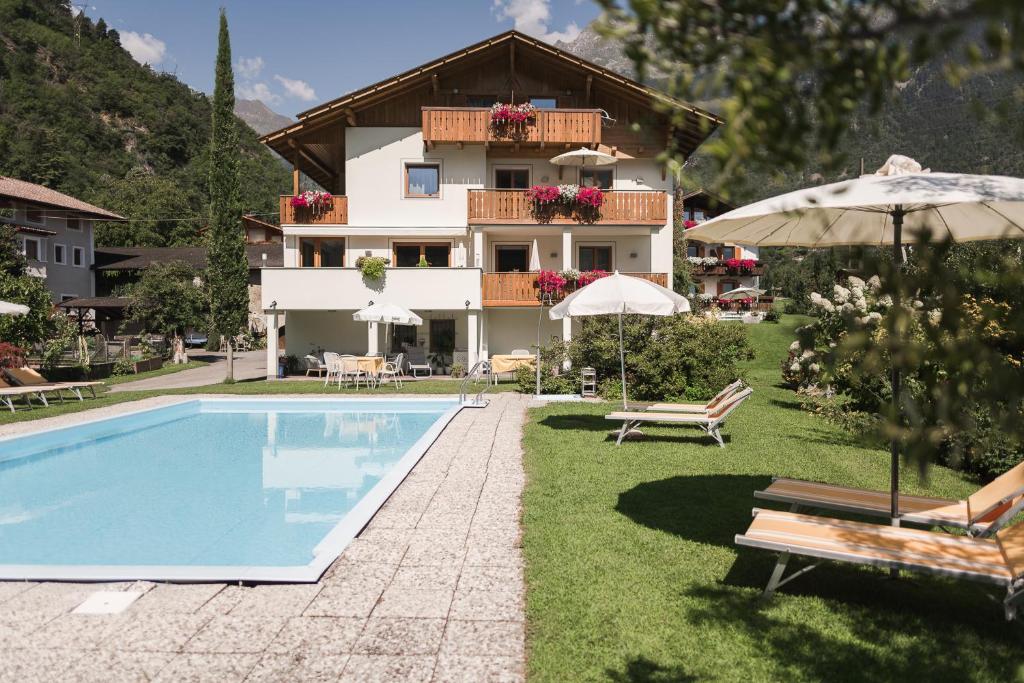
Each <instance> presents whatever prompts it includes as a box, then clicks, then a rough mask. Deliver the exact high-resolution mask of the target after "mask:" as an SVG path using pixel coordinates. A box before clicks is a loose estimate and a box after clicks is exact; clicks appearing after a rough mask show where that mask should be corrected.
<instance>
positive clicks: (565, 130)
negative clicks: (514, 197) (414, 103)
mask: <svg viewBox="0 0 1024 683" xmlns="http://www.w3.org/2000/svg"><path fill="white" fill-rule="evenodd" d="M423 142H424V143H425V144H426V145H427V148H428V149H429V148H431V147H433V146H434V145H437V144H459V145H461V144H483V145H485V146H490V145H492V144H494V145H499V144H500V145H506V146H507V145H512V146H516V147H520V146H522V147H539V148H541V149H544V148H545V147H548V148H552V149H554V148H555V146H559V145H564V146H565V147H566V148H567V149H568V148H569V147H572V146H580V145H583V146H590V147H592V146H596V145H598V144H600V142H601V110H600V109H539V110H537V114H536V117H535V118H534V119H533V120H531V121H529V122H526V123H522V124H516V125H512V126H508V127H502V128H495V127H494V126H492V125H491V110H490V109H489V108H485V107H423Z"/></svg>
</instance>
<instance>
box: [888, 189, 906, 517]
mask: <svg viewBox="0 0 1024 683" xmlns="http://www.w3.org/2000/svg"><path fill="white" fill-rule="evenodd" d="M903 213H904V212H903V205H902V204H897V205H896V209H895V210H894V211H893V213H892V254H893V258H894V259H895V260H896V269H897V271H898V270H899V268H900V267H901V265H902V264H903ZM892 305H893V308H894V309H895V308H896V307H898V306H899V305H900V296H899V288H898V283H897V288H896V289H894V290H893V301H892ZM890 361H891V362H892V377H891V384H892V412H893V417H894V418H898V416H899V414H900V412H899V411H900V404H899V400H900V399H899V395H900V369H899V367H898V366H897V365H896V363H895V361H894V360H893V359H890ZM889 456H890V462H889V480H890V488H891V490H890V496H891V502H890V508H891V509H890V512H891V515H892V525H893V526H899V525H900V519H899V517H900V445H899V440H898V438H897V437H896V436H893V438H892V441H891V442H890V444H889Z"/></svg>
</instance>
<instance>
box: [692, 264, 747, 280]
mask: <svg viewBox="0 0 1024 683" xmlns="http://www.w3.org/2000/svg"><path fill="white" fill-rule="evenodd" d="M691 273H692V275H693V276H694V277H701V276H707V275H717V276H719V277H726V276H731V277H754V276H758V277H760V276H761V275H764V274H765V267H764V265H763V264H761V263H758V264H757V265H756V266H754V267H753V269H751V270H739V269H733V268H729V267H728V266H726V265H717V266H706V267H705V266H694V267H693V269H692V271H691Z"/></svg>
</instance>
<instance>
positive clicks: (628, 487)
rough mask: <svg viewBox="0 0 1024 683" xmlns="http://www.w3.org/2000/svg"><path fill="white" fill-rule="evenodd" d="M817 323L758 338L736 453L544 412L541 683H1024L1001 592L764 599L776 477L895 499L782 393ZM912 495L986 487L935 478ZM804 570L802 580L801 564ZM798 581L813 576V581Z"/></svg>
mask: <svg viewBox="0 0 1024 683" xmlns="http://www.w3.org/2000/svg"><path fill="white" fill-rule="evenodd" d="M801 323H802V320H801V319H800V318H797V317H795V316H785V317H784V318H783V321H782V323H781V324H779V325H772V324H762V325H757V326H752V327H750V328H748V329H749V330H750V334H751V341H752V343H753V345H754V347H755V349H756V352H757V357H756V359H755V360H754V361H751V362H750V363H749V364H746V365H745V368H744V369H745V372H746V377H747V380H748V381H749V382H750V384H751V385H752V386H753V387H754V388H755V392H754V395H753V397H752V399H751V401H749V402H748V403H747V404H746V405H745V406H744V407H743V408H742V409H740V411H739V412H738V413H737V414H736V416H735V419H734V420H731V421H730V423H729V424H728V426H727V428H726V430H725V434H726V439H727V448H725V449H720V448H718V447H716V446H714V445H713V444H712V442H711V440H710V439H709V438H708V437H706V436H703V435H702V434H701V433H700V432H699V431H697V430H687V429H685V428H672V427H666V428H651V427H645V428H644V432H645V434H646V437H645V438H644V439H643V440H640V441H632V442H626V443H624V444H623V446H622V447H620V448H616V447H615V444H614V439H612V438H611V437H610V433H611V429H612V425H611V424H610V423H608V422H607V421H606V420H604V419H603V415H604V414H606V413H607V412H608V411H609V410H610V408H611V406H609V405H601V404H587V405H580V404H551V405H549V406H546V407H544V408H537V409H533V410H531V412H530V419H529V421H528V424H527V427H526V429H525V433H524V448H525V453H526V468H527V478H528V484H527V489H526V492H525V498H524V517H523V519H524V527H525V534H524V540H523V544H524V552H525V555H526V560H527V567H526V581H527V614H528V623H529V629H528V639H529V663H528V666H529V676H530V679H531V680H532V681H564V680H612V681H665V682H667V681H690V680H704V679H712V680H736V681H751V680H755V681H760V680H792V681H800V680H808V681H812V680H813V681H816V680H876V681H885V680H894V681H895V680H899V681H902V680H939V679H941V680H976V681H983V680H993V681H994V680H1000V681H1012V680H1018V681H1024V647H1022V646H1024V625H1022V624H1021V623H1011V624H1007V623H1006V622H1005V621H1004V620H1003V616H1002V609H1001V607H1000V606H999V605H998V604H997V603H995V602H992V601H991V600H989V599H988V595H987V594H988V593H990V592H995V590H994V589H990V588H987V587H984V586H981V585H979V584H974V583H968V582H952V581H948V580H943V579H937V578H930V577H925V576H922V575H905V576H904V577H903V578H901V579H900V580H898V581H892V580H890V579H888V578H887V576H886V574H884V573H883V572H881V571H878V570H872V569H864V568H855V567H850V566H841V565H837V564H827V565H824V566H822V567H821V568H818V569H816V570H814V571H813V572H811V573H810V574H807V575H806V576H803V577H801V578H799V579H797V580H796V581H794V582H793V583H791V584H789V585H787V586H785V587H784V588H783V589H782V590H781V592H780V593H779V594H777V595H776V597H775V598H774V599H773V600H772V601H769V602H767V603H762V602H760V601H759V600H758V596H759V593H760V591H761V589H762V588H763V587H764V584H765V583H766V582H767V580H768V575H769V573H770V571H771V569H772V566H773V565H774V557H772V556H771V555H770V554H768V553H762V552H758V551H754V550H740V549H738V548H737V546H736V545H735V544H734V543H733V536H734V535H735V534H737V533H740V532H742V531H743V530H744V529H746V527H747V525H748V524H749V522H750V511H751V508H752V507H753V506H754V499H753V497H752V495H751V494H752V492H753V491H754V490H755V489H757V488H761V487H763V486H765V485H767V484H768V483H769V482H770V480H771V477H772V475H782V476H792V477H803V478H809V479H816V480H821V481H830V482H836V483H841V484H849V485H855V486H866V487H874V488H883V489H884V488H885V487H886V486H887V485H888V462H889V460H888V455H887V453H885V452H884V451H882V450H878V449H874V448H871V447H865V446H863V445H862V444H860V443H858V441H857V440H856V439H854V438H852V437H850V436H849V435H847V434H846V433H843V432H841V431H838V430H837V429H836V428H834V427H832V426H830V425H828V424H827V423H825V422H824V421H823V420H822V419H821V418H819V417H816V416H814V415H811V414H808V413H806V412H804V411H802V410H801V409H800V408H799V405H798V402H797V400H796V398H795V396H794V394H793V393H792V392H790V391H789V390H787V389H785V388H783V387H781V386H779V385H778V382H779V380H780V378H779V362H780V360H781V358H782V357H783V356H784V355H785V349H786V346H788V344H789V343H790V341H791V340H792V339H793V329H794V328H795V327H796V326H797V325H798V324H801ZM904 482H905V486H904V489H905V490H907V491H911V492H921V493H924V492H927V493H930V494H933V495H940V496H949V497H961V496H964V495H966V494H968V493H969V492H971V491H972V490H973V489H974V488H975V486H976V485H975V484H974V483H972V482H970V481H967V480H966V479H964V478H963V477H962V476H960V475H958V474H957V473H955V472H952V471H950V470H947V469H945V468H941V467H933V468H931V471H930V478H929V481H928V482H927V483H924V482H920V481H918V480H917V478H916V476H914V475H913V474H911V473H907V475H906V476H905V477H904ZM791 566H792V563H791ZM797 566H800V565H799V564H798V565H797Z"/></svg>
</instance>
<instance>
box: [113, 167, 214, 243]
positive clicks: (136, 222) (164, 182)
mask: <svg viewBox="0 0 1024 683" xmlns="http://www.w3.org/2000/svg"><path fill="white" fill-rule="evenodd" d="M96 202H97V203H98V204H99V206H102V207H104V208H107V209H109V210H111V211H113V212H114V213H117V214H120V215H122V216H124V217H125V218H128V219H129V220H130V221H131V222H129V223H124V222H116V223H115V222H110V223H97V224H96V243H97V244H98V245H100V246H104V247H168V246H173V247H178V246H189V245H192V244H196V243H197V242H198V241H199V236H198V235H199V231H198V228H199V226H200V225H201V224H202V223H205V222H206V218H205V216H203V215H199V214H195V213H194V212H193V211H192V207H191V205H190V202H189V197H188V194H187V193H186V192H185V191H184V190H183V189H182V187H181V185H179V184H178V183H176V182H175V181H174V180H172V179H171V178H168V177H165V176H159V175H156V174H155V173H153V171H152V170H149V169H145V168H141V167H137V168H133V169H132V170H130V171H129V172H128V173H127V174H126V175H125V176H124V178H113V177H111V176H104V177H103V178H102V179H101V184H100V188H99V190H98V192H97V195H96ZM189 216H194V218H193V220H180V219H187V218H188V217H189Z"/></svg>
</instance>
